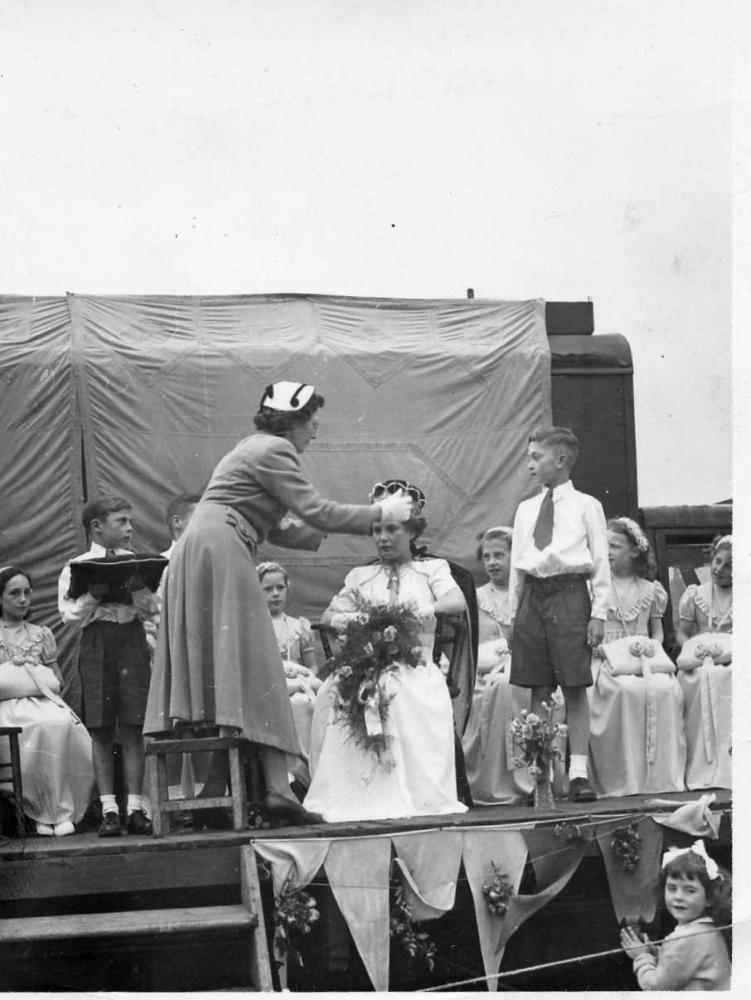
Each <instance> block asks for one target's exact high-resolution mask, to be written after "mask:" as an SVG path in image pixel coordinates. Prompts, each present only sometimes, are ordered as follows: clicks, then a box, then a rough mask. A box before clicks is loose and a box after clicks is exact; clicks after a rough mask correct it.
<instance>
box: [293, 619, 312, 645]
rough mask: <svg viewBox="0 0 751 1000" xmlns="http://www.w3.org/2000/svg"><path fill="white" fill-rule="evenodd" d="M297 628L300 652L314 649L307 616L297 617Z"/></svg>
mask: <svg viewBox="0 0 751 1000" xmlns="http://www.w3.org/2000/svg"><path fill="white" fill-rule="evenodd" d="M297 622H298V628H299V630H300V653H301V654H302V653H310V652H311V651H315V640H314V639H313V629H312V628H311V627H310V622H309V621H308V619H307V618H298V619H297Z"/></svg>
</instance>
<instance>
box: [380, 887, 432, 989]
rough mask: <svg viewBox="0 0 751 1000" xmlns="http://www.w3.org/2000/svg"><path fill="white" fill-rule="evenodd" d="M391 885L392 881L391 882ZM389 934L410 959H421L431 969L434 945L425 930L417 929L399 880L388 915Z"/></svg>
mask: <svg viewBox="0 0 751 1000" xmlns="http://www.w3.org/2000/svg"><path fill="white" fill-rule="evenodd" d="M392 887H393V882H392ZM389 934H390V936H391V937H392V938H395V939H396V940H397V941H398V942H399V944H400V945H401V947H402V949H403V950H404V951H405V952H406V953H407V955H408V956H409V957H410V958H411V959H418V958H419V959H422V960H423V961H424V962H425V964H426V965H427V967H428V968H429V969H430V970H431V972H432V971H433V968H434V966H435V953H436V946H435V941H433V940H432V939H431V937H430V935H429V934H428V933H427V932H426V931H418V930H417V925H416V924H415V922H414V920H413V919H412V910H411V908H410V905H409V903H408V902H407V896H406V893H405V891H404V885H403V884H402V883H401V882H399V883H398V884H397V885H396V886H395V888H394V905H393V906H392V907H391V915H390V917H389Z"/></svg>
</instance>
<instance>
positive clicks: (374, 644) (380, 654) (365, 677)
mask: <svg viewBox="0 0 751 1000" xmlns="http://www.w3.org/2000/svg"><path fill="white" fill-rule="evenodd" d="M422 658H423V650H422V646H421V644H420V618H419V617H418V614H417V610H416V608H414V607H413V606H412V605H402V604H400V605H395V606H391V605H374V604H370V603H369V602H367V601H361V602H360V603H359V606H358V610H357V613H356V614H355V615H354V616H353V617H352V619H351V620H350V621H349V622H348V623H347V627H346V630H345V631H344V633H343V634H342V636H340V645H339V649H338V650H337V652H336V654H335V655H334V656H332V657H331V659H330V660H328V662H327V663H326V666H325V668H324V671H322V674H324V675H328V674H332V675H333V677H334V685H335V688H336V697H335V701H334V712H335V717H336V718H337V720H338V721H340V722H342V723H343V724H344V725H345V727H346V728H347V730H348V731H349V736H350V738H351V739H352V740H353V741H354V742H355V743H356V744H357V745H358V746H359V747H361V748H363V749H365V750H370V751H372V752H373V753H374V754H375V755H376V757H377V758H378V759H379V761H381V760H382V755H383V753H384V751H385V750H386V749H387V747H388V744H389V739H390V737H388V736H387V735H386V734H385V733H384V722H385V720H386V719H387V718H388V707H389V703H390V701H391V699H392V698H393V695H389V694H388V693H387V691H386V689H385V687H384V684H383V682H384V680H385V679H386V677H387V676H388V674H390V673H394V672H395V671H396V670H397V668H398V667H399V666H400V665H404V666H409V667H416V666H417V664H418V663H420V662H421V661H422Z"/></svg>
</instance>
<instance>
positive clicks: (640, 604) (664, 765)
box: [589, 517, 686, 795]
mask: <svg viewBox="0 0 751 1000" xmlns="http://www.w3.org/2000/svg"><path fill="white" fill-rule="evenodd" d="M608 549H609V558H610V573H611V601H610V607H609V608H608V617H607V620H606V622H605V637H604V640H603V641H604V643H608V642H610V641H612V640H614V639H621V638H623V637H624V636H638V635H641V636H649V637H650V638H652V639H655V640H656V641H657V642H659V643H661V642H662V640H663V635H664V633H663V628H662V616H663V614H664V612H665V608H666V607H667V600H668V599H667V594H666V593H665V590H664V588H663V586H662V585H661V584H660V583H659V582H658V581H657V580H655V579H654V571H655V566H654V559H653V557H652V554H651V551H650V547H649V542H648V541H647V538H646V536H645V534H644V532H643V531H642V530H641V528H640V527H639V525H638V524H637V523H636V522H635V521H632V520H631V519H630V518H628V517H616V518H614V519H613V520H611V521H609V522H608ZM605 655H606V651H605V650H602V649H601V648H600V647H598V649H597V650H596V651H595V661H594V663H593V670H592V673H593V676H594V683H593V685H592V687H591V688H589V702H590V729H591V732H590V742H589V746H590V760H591V771H592V778H593V781H592V783H593V785H594V786H595V790H596V791H597V793H598V795H637V794H640V793H643V792H679V791H682V790H683V789H684V788H685V785H684V772H685V766H686V737H685V734H684V729H683V696H682V694H681V688H680V685H679V683H678V679H677V677H676V676H675V674H674V673H670V674H668V673H651V674H650V676H649V677H643V676H637V675H619V676H614V675H613V673H612V670H611V668H610V665H609V664H608V661H607V660H606V659H605V658H604V656H605Z"/></svg>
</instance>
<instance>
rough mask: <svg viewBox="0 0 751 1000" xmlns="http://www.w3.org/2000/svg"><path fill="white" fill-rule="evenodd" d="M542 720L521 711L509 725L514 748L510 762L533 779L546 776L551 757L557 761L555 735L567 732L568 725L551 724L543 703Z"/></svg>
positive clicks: (545, 705) (524, 710) (549, 710)
mask: <svg viewBox="0 0 751 1000" xmlns="http://www.w3.org/2000/svg"><path fill="white" fill-rule="evenodd" d="M542 709H543V713H544V714H543V717H540V716H539V715H537V714H536V713H534V712H528V711H527V710H526V709H524V708H523V709H522V710H521V712H520V713H519V715H520V717H519V718H517V719H514V720H513V722H512V723H511V735H512V736H513V738H514V743H515V745H516V746H517V747H518V750H519V752H518V753H517V756H516V759H515V761H514V763H515V764H516V766H517V767H525V766H526V768H527V770H528V771H529V773H530V774H531V775H532V776H533V777H534V778H535V779H538V778H545V777H548V778H549V777H550V766H551V764H552V763H553V760H554V759H555V758H558V759H560V758H561V751H560V750H559V749H558V747H557V746H556V745H555V740H556V739H557V738H558V737H559V736H565V735H566V734H567V733H568V726H566V725H564V724H563V723H562V722H553V709H552V707H551V706H550V705H548V703H547V702H545V701H544V702H543V703H542Z"/></svg>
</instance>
